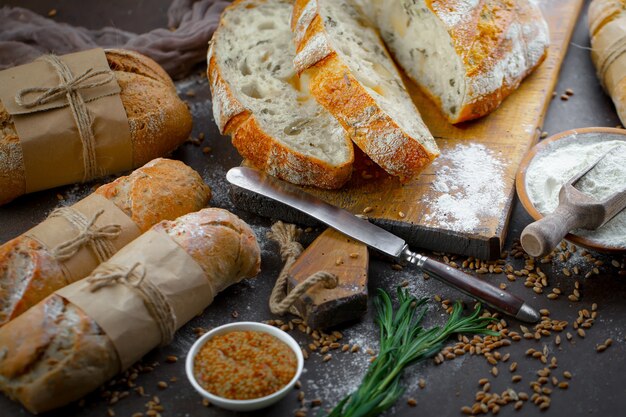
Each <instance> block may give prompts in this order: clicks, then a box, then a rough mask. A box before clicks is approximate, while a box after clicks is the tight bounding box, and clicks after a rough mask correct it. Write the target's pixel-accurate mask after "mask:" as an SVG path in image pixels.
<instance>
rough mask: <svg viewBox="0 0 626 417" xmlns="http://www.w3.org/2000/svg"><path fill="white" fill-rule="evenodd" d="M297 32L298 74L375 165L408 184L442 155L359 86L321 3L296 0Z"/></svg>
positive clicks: (295, 20)
mask: <svg viewBox="0 0 626 417" xmlns="http://www.w3.org/2000/svg"><path fill="white" fill-rule="evenodd" d="M291 28H292V31H293V32H294V39H295V42H296V54H297V55H296V59H295V60H294V65H295V66H296V70H297V71H298V73H299V74H301V73H302V72H304V71H306V72H307V75H308V76H309V77H310V91H311V94H312V95H313V96H314V97H315V99H316V100H317V101H318V102H319V103H320V104H321V105H322V106H323V107H325V108H326V109H327V110H328V111H330V112H331V113H332V114H333V115H334V116H335V117H336V118H337V120H338V121H339V123H341V125H342V126H343V127H344V129H346V130H347V131H348V132H349V134H350V137H351V138H352V140H353V142H354V143H355V144H356V145H357V146H358V147H359V148H361V149H362V150H363V151H364V152H365V153H366V154H367V155H368V156H369V157H370V158H371V159H372V160H373V161H374V162H376V163H377V164H378V165H380V166H381V167H382V168H383V169H385V171H387V172H388V173H389V174H391V175H394V176H397V177H399V179H400V181H402V182H406V181H408V180H410V179H411V178H413V177H415V176H416V175H417V174H419V173H420V172H421V171H422V170H423V169H424V168H425V167H426V166H427V165H428V164H430V162H431V161H432V160H433V159H435V158H436V157H437V156H438V155H439V153H438V152H432V151H430V150H428V149H426V148H425V147H424V146H423V145H422V144H421V143H419V142H418V141H417V140H415V139H414V138H412V137H411V136H410V135H409V134H407V133H406V132H405V131H404V130H403V129H402V128H401V127H400V126H399V125H398V123H396V121H395V120H394V119H393V118H392V117H390V116H389V115H388V114H387V113H386V112H384V111H383V110H382V109H381V108H380V107H379V106H378V104H377V103H376V101H375V100H374V98H373V97H372V96H371V95H370V94H369V93H368V92H367V90H366V89H365V88H364V87H363V86H362V85H361V84H360V83H359V81H357V79H356V78H355V77H354V75H353V74H352V72H351V71H350V69H349V67H348V66H347V65H346V64H345V63H344V62H343V61H342V59H341V58H340V57H339V55H338V54H337V53H336V52H335V51H334V50H333V48H332V45H331V44H330V42H328V40H327V34H326V30H325V28H324V24H323V22H322V18H321V17H320V15H319V12H318V5H317V1H316V0H296V2H295V5H294V10H293V15H292V21H291ZM416 112H417V110H416Z"/></svg>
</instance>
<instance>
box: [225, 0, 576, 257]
mask: <svg viewBox="0 0 626 417" xmlns="http://www.w3.org/2000/svg"><path fill="white" fill-rule="evenodd" d="M540 5H541V8H542V10H543V13H544V16H545V17H546V20H547V21H548V25H549V27H550V39H551V42H550V48H549V52H548V56H547V58H546V60H545V61H544V62H543V64H541V66H540V67H539V68H538V69H537V70H536V71H535V72H534V73H533V74H531V75H530V76H529V77H528V78H527V79H526V80H525V81H524V82H523V83H522V85H521V86H520V88H519V89H518V90H517V91H515V92H514V93H513V94H512V95H510V96H509V97H508V98H507V99H506V100H505V101H504V103H503V104H502V106H501V107H500V108H499V109H498V110H496V111H495V112H493V113H492V114H490V115H489V116H487V117H484V118H482V119H478V120H476V121H472V122H467V123H462V124H459V125H456V126H455V125H451V124H450V123H448V122H447V121H446V120H445V119H444V117H443V115H442V114H441V113H440V112H439V110H438V109H437V108H436V107H435V106H434V105H433V103H432V102H431V101H430V100H429V99H428V98H427V97H426V96H425V95H424V94H423V93H422V92H421V91H420V90H419V88H418V87H417V86H416V85H415V84H413V83H412V82H410V81H408V79H407V80H406V83H407V86H408V88H409V91H410V93H411V95H412V97H413V99H414V101H415V104H416V106H417V107H418V109H419V111H420V113H421V114H422V117H423V119H424V122H425V123H426V125H427V126H428V128H429V129H430V131H431V132H432V134H433V136H434V137H435V139H436V140H437V144H438V145H439V148H440V150H441V156H440V157H439V158H438V159H437V160H436V161H435V162H434V163H433V164H432V165H431V166H430V167H429V168H427V169H426V170H425V171H424V172H423V173H422V174H421V175H420V176H419V177H418V178H416V179H415V180H413V181H412V182H409V183H408V184H404V185H402V184H400V183H399V182H398V181H397V180H396V179H395V178H392V177H389V176H388V175H386V174H385V173H384V172H382V171H381V170H380V169H378V168H377V167H375V166H371V163H369V165H368V164H367V163H368V162H369V161H367V160H364V158H357V159H358V160H359V161H357V163H356V164H355V165H356V170H355V172H354V174H353V178H352V179H351V180H350V182H349V183H348V184H347V185H346V186H344V187H343V188H342V189H341V190H335V191H327V190H319V189H314V188H310V187H305V189H306V190H307V191H309V192H311V193H313V194H315V195H317V196H319V197H321V198H322V199H324V200H326V201H327V202H329V203H331V204H334V205H337V206H340V207H343V208H345V209H347V210H349V211H351V212H352V213H355V214H359V213H361V214H362V213H364V212H366V213H367V216H368V218H369V219H370V221H372V222H373V223H376V224H378V225H379V226H381V227H383V228H385V229H387V230H389V231H391V232H392V233H395V234H396V235H398V236H400V237H402V238H403V239H405V240H406V241H407V242H408V243H409V245H410V246H411V247H413V248H425V249H430V250H434V251H443V252H448V253H457V254H462V255H468V256H476V257H478V258H480V259H493V258H496V257H498V256H499V254H500V251H501V249H502V246H503V244H504V239H505V237H506V231H507V225H508V221H509V215H510V213H511V209H512V203H513V199H514V193H515V184H514V179H515V173H516V171H517V168H518V166H519V164H520V161H521V159H522V157H523V156H524V154H526V152H527V151H528V150H529V149H530V148H531V147H532V146H533V145H534V144H535V143H536V142H537V140H538V137H539V135H540V132H541V129H540V127H541V126H542V124H543V120H544V116H545V113H546V110H547V108H548V105H549V104H550V101H551V100H552V98H553V97H552V92H553V90H554V88H555V85H556V82H557V78H558V75H559V70H560V67H561V63H562V62H563V58H564V57H565V53H566V51H567V47H568V44H569V41H570V38H571V35H572V32H573V30H574V26H575V24H576V20H577V18H578V15H579V13H580V10H581V8H582V5H583V0H545V1H541V2H540ZM555 99H557V100H558V99H559V98H558V97H557V98H555ZM359 164H360V165H359ZM233 199H234V200H235V203H236V204H237V205H238V206H240V207H242V208H245V209H247V210H253V211H255V212H257V213H258V214H261V215H265V216H268V217H273V218H279V219H282V220H285V221H291V222H300V223H304V224H311V220H310V218H307V216H303V215H301V214H299V213H296V212H294V211H293V210H292V209H289V208H287V207H285V206H282V205H279V204H276V203H274V202H271V201H268V200H266V199H263V198H260V197H257V196H253V195H251V194H249V193H246V192H243V191H242V190H233Z"/></svg>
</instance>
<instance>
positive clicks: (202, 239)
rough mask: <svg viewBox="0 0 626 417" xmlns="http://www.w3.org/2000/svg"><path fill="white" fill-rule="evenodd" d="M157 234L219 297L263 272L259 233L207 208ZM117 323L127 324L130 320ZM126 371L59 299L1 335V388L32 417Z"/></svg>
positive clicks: (91, 326)
mask: <svg viewBox="0 0 626 417" xmlns="http://www.w3.org/2000/svg"><path fill="white" fill-rule="evenodd" d="M154 230H156V231H160V232H164V233H166V234H167V235H168V236H170V237H171V239H173V240H174V241H175V242H176V243H177V244H178V245H179V246H180V247H182V248H183V249H184V250H185V251H186V252H187V253H188V254H189V255H190V256H191V257H192V258H193V259H194V260H195V261H196V262H197V263H198V264H199V265H200V266H201V268H202V270H203V272H204V273H205V275H206V279H207V280H209V281H210V283H211V284H212V285H213V286H214V289H215V290H216V291H221V290H223V289H224V288H226V287H227V286H229V285H231V284H233V283H236V282H238V281H239V280H241V279H242V278H245V277H252V276H255V275H256V274H257V273H258V271H259V265H260V249H259V246H258V243H257V241H256V238H255V236H254V233H253V232H252V230H251V229H250V227H249V226H248V225H247V224H246V223H244V222H243V221H242V220H240V219H239V218H238V217H236V216H235V215H233V214H231V213H229V212H227V211H225V210H222V209H214V208H209V209H204V210H201V211H199V212H196V213H191V214H187V215H185V216H183V217H181V218H179V219H177V220H175V221H163V222H162V223H160V224H158V225H156V226H154ZM131 245H132V243H131V244H130V245H129V246H127V247H126V248H129V247H130V246H131ZM184 278H185V277H180V279H184ZM73 285H80V283H75V284H73ZM94 296H96V297H97V296H98V295H97V294H94ZM116 320H119V323H120V326H123V325H124V322H125V321H127V320H128V317H127V316H125V315H123V316H121V317H116ZM145 353H147V352H141V354H142V355H143V354H145ZM121 371H123V369H119V359H118V357H117V352H116V351H115V349H114V347H113V344H112V342H111V341H110V340H109V338H108V337H107V335H106V334H104V333H103V331H102V330H101V328H100V327H99V326H98V325H97V324H96V323H95V321H94V320H92V319H91V318H90V317H88V316H87V315H86V314H85V313H84V312H83V311H82V310H81V309H79V308H78V307H76V306H75V305H73V304H72V303H70V302H68V301H66V300H65V299H64V298H62V297H61V296H59V295H56V294H53V295H51V296H49V297H48V298H46V299H45V300H43V301H41V302H40V303H39V304H38V305H37V306H35V307H33V308H32V309H30V310H29V311H27V312H26V313H25V314H23V315H21V316H20V317H18V318H17V319H15V320H13V321H12V322H10V323H8V324H7V325H6V326H4V327H3V328H1V329H0V390H2V391H3V392H4V393H5V394H7V395H8V396H9V397H11V398H12V399H14V400H17V401H19V402H21V403H22V404H23V405H24V407H26V408H27V409H28V410H29V411H31V412H33V413H41V412H44V411H47V410H51V409H53V408H57V407H61V406H63V405H65V404H68V403H70V402H71V401H75V400H77V399H79V398H81V397H82V396H84V395H85V394H87V393H89V392H91V391H93V390H94V389H96V388H97V387H98V386H100V385H102V384H103V383H105V382H106V381H108V380H109V379H110V378H112V377H113V376H115V375H116V374H117V373H119V372H121Z"/></svg>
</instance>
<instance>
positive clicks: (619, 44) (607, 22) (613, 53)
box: [589, 0, 626, 126]
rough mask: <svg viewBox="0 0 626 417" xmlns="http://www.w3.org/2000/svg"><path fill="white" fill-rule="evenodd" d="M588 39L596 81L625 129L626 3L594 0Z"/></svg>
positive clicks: (620, 0) (590, 13)
mask: <svg viewBox="0 0 626 417" xmlns="http://www.w3.org/2000/svg"><path fill="white" fill-rule="evenodd" d="M589 35H590V36H591V59H592V61H593V64H594V65H595V67H596V70H597V71H598V77H599V78H600V81H601V82H602V85H603V86H604V89H605V90H606V91H607V93H608V94H609V95H610V96H611V99H613V104H615V109H616V110H617V114H618V116H619V118H620V120H621V121H622V125H623V126H626V0H593V1H592V2H591V4H590V5H589Z"/></svg>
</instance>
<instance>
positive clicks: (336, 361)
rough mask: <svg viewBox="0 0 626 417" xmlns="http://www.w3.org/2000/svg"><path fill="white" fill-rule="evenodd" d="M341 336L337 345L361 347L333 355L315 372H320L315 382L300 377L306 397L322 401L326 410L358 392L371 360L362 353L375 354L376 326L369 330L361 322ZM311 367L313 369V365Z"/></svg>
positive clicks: (369, 327) (368, 327)
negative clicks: (369, 351) (368, 351)
mask: <svg viewBox="0 0 626 417" xmlns="http://www.w3.org/2000/svg"><path fill="white" fill-rule="evenodd" d="M342 333H343V339H342V340H340V343H349V344H350V345H353V344H357V345H359V346H360V347H361V349H360V351H359V352H356V353H337V354H333V359H332V361H330V362H328V363H326V364H323V365H322V366H321V367H319V368H318V369H321V370H322V372H318V373H317V375H316V376H315V378H313V377H307V375H306V374H303V376H302V382H303V385H304V387H303V389H304V390H305V392H306V394H307V397H308V396H311V398H321V399H323V401H324V407H328V408H332V407H334V406H335V405H337V403H338V402H339V401H340V400H341V399H342V398H343V397H345V396H346V395H348V394H349V393H351V392H352V391H355V390H356V389H357V388H358V386H359V384H360V383H361V380H362V379H363V376H364V375H365V372H366V371H367V368H368V367H369V365H370V362H369V361H370V359H371V356H370V355H369V354H367V353H366V350H367V349H372V350H374V352H378V338H379V334H378V326H373V325H372V323H371V322H370V321H369V320H367V319H365V320H362V321H360V322H359V323H357V324H355V325H353V326H351V327H349V328H347V329H345V330H342ZM311 360H314V361H318V360H319V358H317V357H314V358H311V359H309V361H311ZM305 365H307V362H305ZM312 366H315V367H317V363H316V364H315V365H312Z"/></svg>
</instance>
